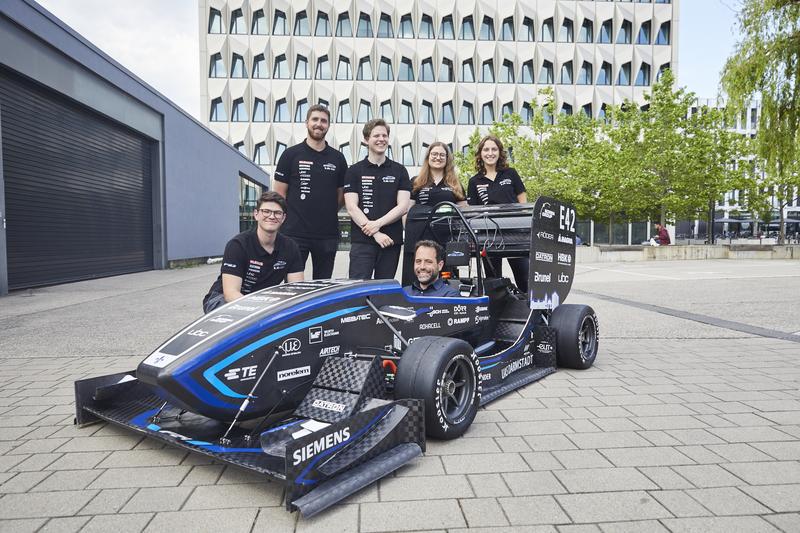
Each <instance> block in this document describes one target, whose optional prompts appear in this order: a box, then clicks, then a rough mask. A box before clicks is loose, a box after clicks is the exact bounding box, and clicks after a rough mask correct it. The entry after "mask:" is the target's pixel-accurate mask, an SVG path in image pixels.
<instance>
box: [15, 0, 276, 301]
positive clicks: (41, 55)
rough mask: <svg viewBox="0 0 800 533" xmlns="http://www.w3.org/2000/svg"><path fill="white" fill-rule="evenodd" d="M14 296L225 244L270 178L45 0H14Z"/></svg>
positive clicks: (206, 252) (212, 251) (200, 254)
mask: <svg viewBox="0 0 800 533" xmlns="http://www.w3.org/2000/svg"><path fill="white" fill-rule="evenodd" d="M0 138H1V139H2V143H1V144H0V295H2V294H4V293H6V292H7V291H8V290H9V289H20V288H27V287H35V286H39V285H48V284H53V283H61V282H66V281H76V280H81V279H89V278H95V277H101V276H108V275H114V274H121V273H126V272H136V271H142V270H149V269H154V268H164V267H165V266H167V265H169V264H170V263H171V262H175V261H182V260H186V259H193V258H204V257H209V256H218V255H221V254H222V251H223V249H224V247H225V243H226V242H227V240H228V239H229V238H230V237H231V235H233V234H235V233H236V232H237V231H238V230H239V228H240V211H241V206H242V205H245V204H247V201H249V200H252V198H253V197H254V196H255V195H256V194H257V192H259V191H260V189H261V187H262V186H263V185H265V184H266V183H267V181H268V179H269V177H268V175H267V174H266V173H265V172H264V171H263V170H262V169H261V168H259V167H258V166H256V165H254V164H253V163H252V161H250V160H249V159H247V158H245V157H243V156H242V155H241V154H240V153H238V152H237V151H236V150H235V149H233V148H232V147H231V146H230V145H229V144H228V143H227V142H225V141H224V140H223V139H221V138H219V137H218V136H216V135H215V134H214V133H213V132H211V131H210V130H208V129H207V128H206V127H205V126H204V125H203V124H201V123H199V122H197V121H196V120H195V119H193V118H192V117H191V116H189V115H188V114H187V113H186V112H184V111H183V110H181V109H180V108H178V107H177V106H175V104H173V103H172V102H170V101H169V100H167V99H166V98H165V97H164V96H162V95H160V94H159V93H158V92H157V91H155V90H154V89H153V88H152V87H150V86H149V85H147V84H146V83H145V82H144V81H142V80H140V79H139V78H137V77H136V76H135V75H134V74H132V73H131V72H130V71H128V70H126V69H125V68H123V67H122V66H121V65H120V64H119V63H117V62H115V61H114V60H113V59H111V58H110V57H108V56H107V55H106V54H104V53H103V52H102V51H101V50H99V49H98V48H97V47H95V46H93V45H92V44H91V43H89V42H88V41H87V40H86V39H84V38H83V37H81V36H80V35H79V34H77V33H76V32H75V31H73V30H72V29H70V28H69V27H68V26H66V25H65V24H64V23H62V22H61V21H59V20H58V19H57V18H55V17H54V16H53V15H52V14H50V13H49V12H47V11H46V10H45V9H43V8H42V7H41V6H39V5H38V4H36V3H35V2H33V1H32V0H3V2H0Z"/></svg>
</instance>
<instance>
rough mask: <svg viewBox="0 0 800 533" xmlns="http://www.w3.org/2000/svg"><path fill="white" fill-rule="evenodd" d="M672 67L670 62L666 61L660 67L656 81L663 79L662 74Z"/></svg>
mask: <svg viewBox="0 0 800 533" xmlns="http://www.w3.org/2000/svg"><path fill="white" fill-rule="evenodd" d="M669 68H670V66H669V63H664V64H663V65H661V66H660V67H658V74H656V81H658V80H660V79H661V76H663V75H664V71H665V70H668V69H669Z"/></svg>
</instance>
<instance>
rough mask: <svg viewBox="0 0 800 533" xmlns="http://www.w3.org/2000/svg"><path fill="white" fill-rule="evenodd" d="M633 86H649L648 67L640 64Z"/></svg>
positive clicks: (645, 64)
mask: <svg viewBox="0 0 800 533" xmlns="http://www.w3.org/2000/svg"><path fill="white" fill-rule="evenodd" d="M634 85H636V86H638V87H647V86H648V85H650V65H648V64H647V63H642V66H641V67H640V68H639V74H637V75H636V82H635V83H634Z"/></svg>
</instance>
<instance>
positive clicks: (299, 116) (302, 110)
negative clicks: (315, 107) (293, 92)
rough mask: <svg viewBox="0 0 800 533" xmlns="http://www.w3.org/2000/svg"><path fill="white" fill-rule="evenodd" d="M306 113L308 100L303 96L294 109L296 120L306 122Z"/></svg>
mask: <svg viewBox="0 0 800 533" xmlns="http://www.w3.org/2000/svg"><path fill="white" fill-rule="evenodd" d="M306 113H308V100H306V99H305V98H302V99H300V100H298V101H297V107H296V109H295V111H294V121H295V122H305V121H306Z"/></svg>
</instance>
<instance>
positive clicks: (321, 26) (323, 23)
mask: <svg viewBox="0 0 800 533" xmlns="http://www.w3.org/2000/svg"><path fill="white" fill-rule="evenodd" d="M314 35H316V36H317V37H330V36H331V20H330V18H328V14H327V13H325V12H323V11H317V25H316V27H315V28H314Z"/></svg>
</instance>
